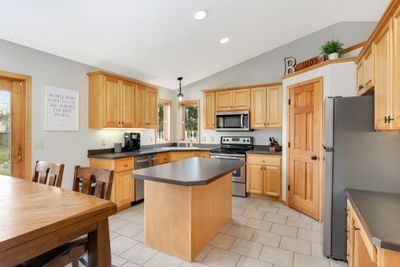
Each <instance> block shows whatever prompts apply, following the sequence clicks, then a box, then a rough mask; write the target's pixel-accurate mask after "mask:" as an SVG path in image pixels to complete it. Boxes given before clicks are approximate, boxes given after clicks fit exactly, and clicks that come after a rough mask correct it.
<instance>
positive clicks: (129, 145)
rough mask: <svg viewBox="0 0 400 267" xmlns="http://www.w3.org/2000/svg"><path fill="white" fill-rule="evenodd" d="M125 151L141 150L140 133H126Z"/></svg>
mask: <svg viewBox="0 0 400 267" xmlns="http://www.w3.org/2000/svg"><path fill="white" fill-rule="evenodd" d="M124 140H125V145H124V148H123V151H125V152H127V151H136V150H139V149H140V133H125V134H124Z"/></svg>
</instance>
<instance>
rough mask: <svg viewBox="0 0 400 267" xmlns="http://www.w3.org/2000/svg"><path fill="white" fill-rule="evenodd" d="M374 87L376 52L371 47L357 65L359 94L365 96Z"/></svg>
mask: <svg viewBox="0 0 400 267" xmlns="http://www.w3.org/2000/svg"><path fill="white" fill-rule="evenodd" d="M373 87H374V50H373V47H371V48H370V49H369V50H368V51H367V52H366V53H365V55H364V57H363V58H361V59H360V61H359V62H358V64H357V89H358V91H357V93H358V95H363V94H365V93H366V92H368V91H369V90H371V89H372V88H373Z"/></svg>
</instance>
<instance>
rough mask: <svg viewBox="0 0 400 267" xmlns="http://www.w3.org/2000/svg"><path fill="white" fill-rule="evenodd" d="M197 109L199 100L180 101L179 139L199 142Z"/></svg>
mask: <svg viewBox="0 0 400 267" xmlns="http://www.w3.org/2000/svg"><path fill="white" fill-rule="evenodd" d="M199 109H200V102H199V100H191V101H183V102H181V103H180V111H179V113H180V121H181V128H180V140H181V141H190V142H194V143H200V131H199V116H200V114H199Z"/></svg>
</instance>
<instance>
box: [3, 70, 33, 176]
mask: <svg viewBox="0 0 400 267" xmlns="http://www.w3.org/2000/svg"><path fill="white" fill-rule="evenodd" d="M24 99H25V82H24V81H20V80H14V79H8V78H3V77H1V76H0V137H1V138H0V174H2V175H8V176H14V177H19V178H25V177H26V166H25V165H26V160H27V159H29V160H30V156H29V157H28V155H27V145H28V144H26V143H25V142H24V132H25V131H26V127H25V124H24V120H23V118H24V113H25V111H24V109H25V105H24ZM29 164H30V162H29Z"/></svg>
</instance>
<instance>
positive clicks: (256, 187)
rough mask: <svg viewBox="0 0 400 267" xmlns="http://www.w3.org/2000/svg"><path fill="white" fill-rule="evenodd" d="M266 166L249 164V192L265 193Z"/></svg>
mask: <svg viewBox="0 0 400 267" xmlns="http://www.w3.org/2000/svg"><path fill="white" fill-rule="evenodd" d="M263 179H264V166H262V165H253V164H250V165H247V192H248V193H255V194H262V193H263V182H264V181H263Z"/></svg>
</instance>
